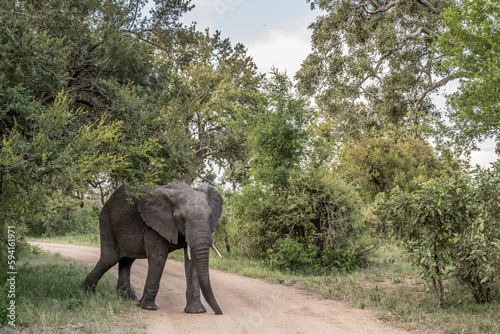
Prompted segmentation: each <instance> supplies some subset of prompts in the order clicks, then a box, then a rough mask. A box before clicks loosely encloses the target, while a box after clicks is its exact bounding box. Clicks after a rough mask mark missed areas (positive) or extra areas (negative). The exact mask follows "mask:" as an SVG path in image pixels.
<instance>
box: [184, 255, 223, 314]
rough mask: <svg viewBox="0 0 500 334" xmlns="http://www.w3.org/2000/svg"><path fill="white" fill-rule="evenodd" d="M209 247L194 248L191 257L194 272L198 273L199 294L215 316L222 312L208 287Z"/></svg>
mask: <svg viewBox="0 0 500 334" xmlns="http://www.w3.org/2000/svg"><path fill="white" fill-rule="evenodd" d="M209 250H210V245H208V246H207V247H196V248H193V250H192V254H191V255H192V256H193V257H194V261H195V263H196V271H197V272H198V280H199V283H200V288H201V292H202V293H203V297H205V300H206V301H207V303H208V305H210V307H211V308H212V310H214V312H215V314H222V310H221V309H220V307H219V305H218V304H217V300H215V296H214V293H213V291H212V286H211V285H210V274H209V269H208V255H209Z"/></svg>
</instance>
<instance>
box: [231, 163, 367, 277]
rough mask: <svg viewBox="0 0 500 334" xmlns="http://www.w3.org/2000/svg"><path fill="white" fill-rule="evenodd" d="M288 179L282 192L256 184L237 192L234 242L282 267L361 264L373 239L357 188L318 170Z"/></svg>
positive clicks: (233, 206) (235, 195)
mask: <svg viewBox="0 0 500 334" xmlns="http://www.w3.org/2000/svg"><path fill="white" fill-rule="evenodd" d="M288 183H289V187H288V188H287V190H282V191H275V190H272V189H271V188H268V187H266V186H263V185H261V184H258V183H255V184H253V185H247V186H245V187H244V188H243V190H242V191H241V193H239V194H233V195H232V197H231V198H230V201H229V203H227V204H228V205H229V206H230V207H231V213H232V214H233V215H234V216H232V217H230V218H229V219H230V221H231V222H232V223H233V226H232V228H231V230H232V234H233V235H234V239H233V238H230V240H234V245H235V246H236V247H238V248H239V249H241V250H243V251H245V252H246V253H248V254H249V255H251V256H253V257H257V258H261V259H266V261H269V264H270V265H271V266H274V267H276V268H280V269H284V268H287V269H293V270H298V269H302V270H308V269H312V268H314V267H316V268H343V269H348V270H351V269H353V268H357V267H360V266H362V265H363V264H364V261H365V260H366V257H365V256H366V253H365V251H366V249H367V247H368V244H369V242H368V240H366V239H364V236H365V232H366V226H365V221H364V217H363V214H362V209H361V202H360V199H359V197H358V195H357V194H356V193H355V191H354V190H353V189H352V188H350V187H349V186H348V185H346V184H345V183H344V182H342V181H341V180H339V179H334V178H331V177H329V176H327V175H326V174H324V173H320V172H318V171H310V172H304V171H302V172H301V173H300V174H293V175H292V176H291V177H290V179H289V180H288ZM233 248H235V247H233Z"/></svg>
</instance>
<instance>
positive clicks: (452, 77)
mask: <svg viewBox="0 0 500 334" xmlns="http://www.w3.org/2000/svg"><path fill="white" fill-rule="evenodd" d="M458 78H460V75H458V74H456V73H454V74H451V75H449V76H447V77H445V78H443V79H441V80H439V81H438V82H435V83H433V84H432V85H430V86H429V88H427V89H426V90H425V91H424V92H423V93H422V95H420V97H418V98H414V99H412V100H411V101H412V102H416V104H419V103H420V102H422V100H423V99H424V98H425V97H426V96H427V95H428V94H429V93H430V92H432V91H433V90H434V89H436V88H439V87H441V86H444V85H446V84H447V83H448V82H450V81H451V80H455V79H458Z"/></svg>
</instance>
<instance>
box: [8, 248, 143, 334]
mask: <svg viewBox="0 0 500 334" xmlns="http://www.w3.org/2000/svg"><path fill="white" fill-rule="evenodd" d="M19 255H20V257H19V258H20V260H19V261H18V264H17V265H18V269H17V277H16V298H15V300H16V325H17V326H16V327H11V326H10V325H8V324H6V325H4V327H1V328H0V332H2V333H20V332H23V333H25V332H28V333H106V334H110V333H116V334H121V333H129V334H133V333H142V332H144V325H143V324H142V323H141V320H140V317H139V315H138V313H137V306H135V303H133V302H126V301H124V300H123V299H121V298H120V297H119V296H118V295H117V294H116V293H115V287H116V278H115V277H113V275H112V274H109V273H107V274H105V275H104V276H103V278H102V279H101V281H100V282H99V286H98V288H97V291H96V294H95V295H93V294H87V293H84V292H83V291H81V290H80V289H79V286H80V284H81V282H82V281H83V279H84V278H85V276H86V275H87V274H88V272H89V271H90V269H89V268H88V267H86V266H84V265H80V264H77V263H75V262H72V261H70V260H67V259H64V258H63V257H62V256H60V255H59V254H48V253H46V252H43V251H40V250H39V249H38V248H36V247H28V249H25V250H23V251H20V253H19Z"/></svg>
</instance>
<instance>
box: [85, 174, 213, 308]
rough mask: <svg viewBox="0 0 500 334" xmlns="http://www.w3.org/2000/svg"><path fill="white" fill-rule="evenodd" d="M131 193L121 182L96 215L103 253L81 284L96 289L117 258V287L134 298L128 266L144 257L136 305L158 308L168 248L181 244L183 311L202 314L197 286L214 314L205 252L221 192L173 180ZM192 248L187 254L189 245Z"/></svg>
mask: <svg viewBox="0 0 500 334" xmlns="http://www.w3.org/2000/svg"><path fill="white" fill-rule="evenodd" d="M142 192H143V193H145V195H144V196H138V197H140V199H139V198H136V197H131V196H129V194H128V191H127V189H126V188H125V186H121V187H120V188H119V189H117V190H116V191H115V192H114V193H113V195H112V196H111V197H110V198H109V200H108V201H107V202H106V204H105V205H104V207H103V209H102V211H101V214H100V216H99V227H100V234H101V257H100V259H99V261H98V262H97V264H96V266H95V268H94V269H93V270H92V271H91V272H90V274H89V275H88V276H87V278H86V279H85V281H84V282H83V283H82V285H81V288H82V289H83V290H85V291H92V292H95V287H96V285H97V283H98V282H99V279H100V278H101V277H102V275H104V273H105V272H106V271H108V270H109V269H110V268H111V267H113V266H114V265H115V264H116V263H119V274H118V284H117V291H118V292H119V293H120V294H122V295H123V296H124V297H125V298H129V299H133V300H137V297H136V296H135V294H134V292H133V291H132V289H131V287H130V267H131V266H132V263H133V262H134V260H135V259H143V258H147V259H148V274H147V279H146V284H145V286H144V293H143V296H142V298H141V299H140V300H139V306H141V307H142V308H145V309H148V310H156V309H157V306H156V304H155V298H156V294H157V293H158V289H159V287H160V279H161V275H162V273H163V268H164V266H165V261H166V260H167V256H168V253H169V252H171V251H174V250H176V249H181V248H184V259H185V271H186V282H187V289H186V300H187V303H186V307H185V309H184V311H185V312H186V313H203V312H206V309H205V307H204V306H203V305H202V303H201V300H200V288H201V292H202V293H203V296H204V297H205V300H206V301H207V303H208V304H209V305H210V307H211V308H212V309H213V310H214V312H215V314H222V311H221V309H220V307H219V305H218V304H217V301H216V300H215V297H214V294H213V292H212V287H211V285H210V276H209V270H208V256H209V250H210V247H211V245H212V232H213V230H214V228H215V225H216V224H217V221H218V220H219V218H220V215H221V212H222V197H221V196H220V194H219V193H218V192H217V190H216V189H215V188H214V187H212V186H208V185H202V186H200V187H199V188H197V189H192V188H191V187H189V186H188V185H187V184H184V183H175V184H169V185H166V186H159V187H156V188H154V189H150V190H145V189H143V190H142ZM188 245H189V246H190V247H191V259H189V256H188V254H187V252H188V251H187V246H188Z"/></svg>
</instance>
